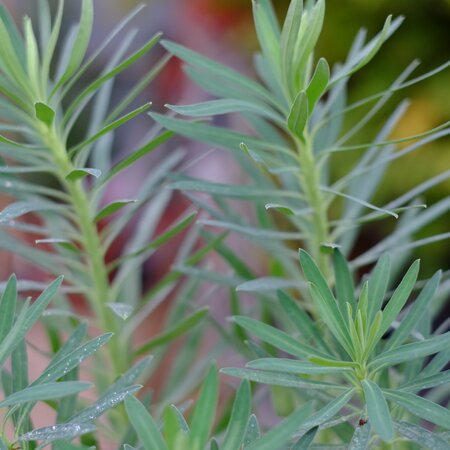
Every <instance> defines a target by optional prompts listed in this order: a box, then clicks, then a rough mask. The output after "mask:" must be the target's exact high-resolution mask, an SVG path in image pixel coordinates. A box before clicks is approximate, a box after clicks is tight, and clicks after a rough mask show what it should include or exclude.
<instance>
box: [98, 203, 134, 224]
mask: <svg viewBox="0 0 450 450" xmlns="http://www.w3.org/2000/svg"><path fill="white" fill-rule="evenodd" d="M136 202H137V200H136V199H123V200H116V201H114V202H111V203H110V204H108V205H106V206H105V207H104V208H102V209H101V210H100V211H99V212H98V213H97V214H96V216H95V219H94V221H95V222H100V220H103V219H105V218H106V217H108V216H110V215H111V214H114V213H115V212H117V211H119V210H121V209H122V208H123V207H124V206H127V205H129V204H130V203H136Z"/></svg>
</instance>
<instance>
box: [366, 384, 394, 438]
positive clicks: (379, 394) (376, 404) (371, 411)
mask: <svg viewBox="0 0 450 450" xmlns="http://www.w3.org/2000/svg"><path fill="white" fill-rule="evenodd" d="M361 384H362V387H363V390H364V398H365V400H366V405H367V413H368V415H369V420H370V423H371V424H372V426H373V428H374V429H375V431H376V432H377V433H378V435H379V436H380V437H381V438H382V439H383V440H384V441H390V440H392V439H393V438H394V427H393V425H392V420H391V414H390V412H389V407H388V405H387V402H386V399H385V398H384V395H383V391H382V390H381V389H380V388H379V387H378V385H377V384H375V383H374V382H373V381H370V380H363V381H362V382H361Z"/></svg>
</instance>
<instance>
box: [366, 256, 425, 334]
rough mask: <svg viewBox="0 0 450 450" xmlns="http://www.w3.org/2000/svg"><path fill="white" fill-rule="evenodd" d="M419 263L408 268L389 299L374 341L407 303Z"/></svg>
mask: <svg viewBox="0 0 450 450" xmlns="http://www.w3.org/2000/svg"><path fill="white" fill-rule="evenodd" d="M419 267H420V261H419V260H417V261H415V262H414V263H413V264H412V265H411V267H410V268H409V270H408V272H407V273H406V275H405V276H404V277H403V279H402V281H401V283H400V284H399V286H398V287H397V289H396V290H395V291H394V293H393V294H392V297H391V299H390V300H389V302H388V303H387V305H386V306H385V307H384V309H383V320H382V321H381V326H380V329H379V331H378V333H377V335H376V340H380V339H381V338H382V336H383V335H384V333H386V331H387V330H388V329H389V327H390V326H391V324H392V322H393V321H394V320H395V319H396V318H397V316H398V314H399V313H400V311H401V310H402V308H403V306H404V305H405V303H406V302H407V301H408V298H409V295H410V294H411V292H412V290H413V288H414V285H415V283H416V280H417V275H418V273H419ZM369 283H370V281H369Z"/></svg>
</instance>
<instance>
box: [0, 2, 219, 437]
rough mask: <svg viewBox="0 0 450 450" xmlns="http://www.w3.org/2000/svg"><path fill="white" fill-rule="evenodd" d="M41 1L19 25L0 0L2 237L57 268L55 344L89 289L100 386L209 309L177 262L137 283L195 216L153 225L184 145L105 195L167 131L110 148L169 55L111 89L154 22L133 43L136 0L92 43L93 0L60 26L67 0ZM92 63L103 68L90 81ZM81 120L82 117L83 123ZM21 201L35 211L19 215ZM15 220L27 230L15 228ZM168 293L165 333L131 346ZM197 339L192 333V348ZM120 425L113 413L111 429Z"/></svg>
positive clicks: (160, 352) (186, 384)
mask: <svg viewBox="0 0 450 450" xmlns="http://www.w3.org/2000/svg"><path fill="white" fill-rule="evenodd" d="M37 4H38V9H37V10H38V17H37V19H38V23H39V33H38V34H35V33H34V26H33V23H32V21H31V20H30V18H28V17H26V18H25V19H24V26H23V30H22V31H23V32H21V31H19V29H18V28H17V27H16V25H15V23H14V21H13V20H12V18H11V17H10V15H9V14H8V12H7V11H6V10H5V8H4V7H3V6H1V7H0V36H1V41H2V45H1V48H0V66H1V69H0V92H1V98H0V119H1V123H0V130H1V135H0V155H1V156H2V158H4V159H3V161H2V164H1V166H0V177H1V178H0V180H1V181H0V186H1V190H2V191H3V192H6V193H8V194H9V195H11V196H13V197H15V200H16V201H15V202H13V203H11V204H9V205H8V206H7V207H6V208H5V209H4V210H3V211H1V212H0V225H1V230H0V248H2V249H3V250H6V251H8V252H11V253H14V254H16V255H18V256H20V257H21V258H24V259H26V260H28V261H30V262H31V263H33V264H34V265H35V266H36V267H38V268H39V269H40V271H44V272H47V273H49V274H52V275H59V274H64V276H65V281H64V286H63V287H62V288H61V290H60V293H59V294H58V298H57V300H55V308H54V309H53V312H52V314H53V316H57V317H59V318H60V320H59V321H58V322H55V321H54V320H53V321H47V322H46V324H47V330H48V334H49V337H50V339H51V346H52V350H54V351H58V350H59V348H60V347H61V345H62V344H61V329H62V328H60V327H58V326H56V323H58V324H59V325H61V326H62V327H63V328H64V331H65V332H67V331H69V330H70V329H72V328H73V323H74V319H76V318H77V317H78V315H77V316H76V317H74V316H73V314H74V312H73V310H72V309H71V301H70V300H71V299H70V295H71V294H78V295H79V296H82V297H83V298H84V299H86V301H87V303H88V306H89V309H90V311H89V313H90V314H91V317H90V318H89V320H90V321H91V323H92V325H94V326H96V327H98V328H99V329H100V330H102V331H104V332H109V331H112V332H114V336H113V337H112V339H111V340H110V342H109V344H108V346H106V348H107V352H108V353H107V355H105V357H106V360H101V362H100V361H99V362H100V364H101V370H100V369H99V370H94V374H95V375H96V380H97V383H96V386H97V387H98V388H99V389H100V390H101V391H103V390H104V389H106V388H107V387H108V386H110V385H111V383H112V382H113V381H114V380H115V379H116V377H117V376H119V375H121V374H123V373H126V371H127V370H128V369H129V368H130V367H131V366H132V365H133V361H134V360H135V358H137V357H141V356H142V355H145V354H146V353H148V352H149V351H152V352H153V353H154V356H155V358H156V359H160V358H162V357H163V356H164V354H165V352H166V349H167V345H168V344H170V343H171V342H172V341H173V340H174V339H176V338H177V337H178V336H180V335H181V334H184V333H186V332H188V331H190V330H192V329H193V328H194V327H196V326H197V325H198V324H199V323H200V322H202V321H203V319H204V318H205V316H206V315H207V309H206V308H202V309H197V310H196V309H195V308H194V307H193V306H192V305H188V304H187V302H186V299H188V298H190V296H192V293H193V292H194V291H195V289H196V285H197V284H196V283H195V282H189V283H184V284H181V283H183V282H182V280H181V275H182V274H181V273H180V272H171V273H166V274H164V276H163V277H162V279H160V280H159V281H158V283H157V284H156V285H154V286H152V287H151V288H150V289H149V290H147V289H148V288H147V287H146V288H145V290H144V287H143V283H142V278H143V264H144V263H145V262H146V261H147V260H148V259H149V258H150V257H151V256H152V255H153V254H154V253H155V252H156V251H157V250H158V249H159V248H160V247H161V246H163V245H164V244H165V243H167V242H168V241H169V240H170V239H171V238H172V237H173V236H176V235H178V234H179V233H181V232H183V231H184V230H187V229H188V227H189V225H190V224H191V223H192V221H193V219H194V218H195V211H193V210H189V211H187V212H184V213H182V214H181V215H180V216H178V217H177V218H176V219H175V220H174V221H173V222H172V223H170V225H169V226H167V227H166V228H165V230H164V231H163V232H161V233H159V234H157V232H156V230H157V227H158V226H159V224H160V222H161V217H162V215H163V213H164V211H166V209H167V208H168V206H169V201H170V199H171V192H170V191H169V190H167V189H162V187H163V185H164V183H165V179H166V177H167V175H168V173H169V172H170V171H172V170H173V169H174V168H175V167H177V166H178V165H179V164H180V162H181V161H182V159H183V152H180V151H178V152H172V153H171V154H170V155H168V156H167V157H165V158H161V160H160V162H159V164H158V165H157V167H156V168H155V169H154V170H151V171H149V173H148V175H147V176H146V178H145V180H144V181H143V182H142V183H141V185H140V186H139V191H138V192H137V193H136V195H135V198H133V199H124V198H117V199H115V200H114V201H113V202H111V203H107V204H105V201H106V200H105V195H106V194H107V193H108V192H110V191H111V190H110V186H111V184H112V183H114V182H115V181H116V179H117V177H118V176H119V175H121V174H123V173H124V171H126V170H128V169H131V168H132V166H133V165H135V164H139V163H141V162H142V160H143V159H142V158H144V157H145V156H146V155H148V154H150V153H151V152H153V151H155V150H156V149H157V148H158V147H159V146H160V145H161V144H163V143H165V142H166V141H167V140H168V139H169V138H170V137H171V136H172V134H173V133H172V132H170V131H162V130H161V128H160V127H159V126H155V127H154V128H153V129H152V130H151V132H150V133H149V134H147V135H146V136H144V137H143V139H142V140H141V142H140V143H138V144H137V145H136V148H134V149H133V150H132V151H130V152H129V153H127V154H126V155H124V156H123V155H121V156H120V157H119V158H116V157H114V155H113V150H115V149H116V147H117V146H115V140H114V137H115V134H114V133H115V132H116V130H117V129H118V128H119V127H121V126H124V125H127V124H128V123H129V122H130V121H131V120H132V119H134V118H135V117H137V116H138V115H140V114H142V113H144V112H145V111H147V110H148V108H149V107H150V103H145V104H143V105H141V106H139V107H137V108H136V109H132V105H133V104H134V102H135V101H136V99H137V98H138V96H139V95H141V94H142V92H143V90H144V89H145V88H146V86H147V85H148V84H149V83H150V82H151V80H152V79H153V78H154V77H155V76H156V75H157V74H158V73H159V72H160V71H161V70H162V68H163V67H164V65H165V64H166V62H167V60H168V58H169V57H168V56H167V55H164V56H163V57H162V58H161V59H159V60H158V61H157V62H156V64H155V65H154V66H153V67H152V68H150V69H148V70H147V72H145V73H143V74H142V77H141V79H140V80H138V81H137V83H136V84H135V85H134V86H132V87H131V88H130V89H129V91H127V92H125V93H123V94H122V96H121V97H120V98H118V99H116V97H114V96H113V91H114V87H115V83H116V80H117V77H119V76H120V75H121V74H122V73H123V72H124V71H125V70H127V69H130V68H133V67H134V64H137V63H138V62H139V61H140V60H142V59H143V58H146V57H147V56H148V55H149V52H150V51H151V50H152V49H153V48H154V46H155V45H156V44H157V43H158V41H159V39H160V34H156V35H155V36H153V37H151V38H150V39H149V40H148V41H146V42H145V43H144V44H143V45H142V46H141V47H139V48H137V49H136V48H134V47H135V41H136V30H134V29H132V28H131V29H130V27H129V25H130V22H131V21H132V19H133V18H134V17H135V16H136V15H138V14H139V12H140V11H141V9H142V6H140V7H137V8H136V9H134V10H133V11H132V12H131V13H130V14H129V15H128V16H126V17H125V18H124V19H123V20H122V21H121V22H120V23H119V24H118V25H117V26H116V27H115V28H114V29H112V31H111V32H110V34H109V35H108V36H107V37H106V38H105V39H104V41H103V42H102V43H101V44H100V46H99V47H98V48H97V49H95V50H92V51H89V52H88V51H87V49H88V47H89V42H90V37H91V32H92V29H93V21H94V18H93V16H94V10H93V2H92V0H82V1H81V2H80V5H81V14H80V20H79V22H78V23H77V24H76V25H75V26H73V27H71V28H69V29H68V31H67V33H63V29H64V28H65V27H62V23H63V11H64V1H63V0H60V1H58V2H57V5H56V11H55V12H54V14H52V13H51V11H50V8H49V4H48V2H47V1H46V0H40V1H38V2H37ZM115 42H116V43H117V47H116V49H115V51H114V52H111V53H112V56H111V57H110V59H109V60H108V61H107V62H104V59H102V58H103V57H104V55H105V52H108V50H109V49H110V46H111V45H112V44H114V43H115ZM100 61H101V62H100ZM97 63H100V65H101V68H102V69H101V72H100V73H99V74H98V75H97V76H96V77H94V78H93V79H91V80H90V81H86V79H87V74H88V73H89V71H93V70H94V69H95V64H97ZM82 123H88V126H87V128H86V129H85V130H83V127H82ZM119 210H120V213H119V214H114V213H117V212H118V211H119ZM29 213H30V214H33V215H34V217H35V218H37V220H38V223H30V222H29V221H27V220H26V215H27V214H29ZM24 218H25V219H24ZM133 219H136V220H133ZM130 222H131V223H133V224H135V226H134V229H133V230H132V232H131V233H129V234H130V239H129V240H128V241H127V243H126V245H125V246H124V248H123V250H122V251H121V253H120V254H119V255H118V256H117V257H114V259H113V260H106V255H107V252H108V251H109V250H110V249H111V246H112V245H113V244H114V243H115V241H116V240H117V239H118V238H119V237H120V236H121V234H122V233H123V231H124V229H125V227H127V226H128V225H129V223H130ZM99 224H100V225H102V226H101V227H100V226H99ZM17 232H19V233H22V234H23V235H24V236H26V238H25V239H23V240H21V239H18V238H17ZM28 236H29V237H28ZM36 236H38V237H39V238H38V239H36ZM218 239H219V238H218ZM219 240H220V239H219ZM34 241H35V242H34ZM195 245H196V231H194V232H192V233H191V235H190V237H189V239H187V240H186V243H185V244H183V245H180V247H179V251H178V253H177V256H176V258H177V260H179V261H183V265H194V264H195V263H196V262H198V261H200V260H201V259H202V258H203V257H204V256H205V255H206V254H207V253H208V252H209V251H210V250H211V249H212V248H213V247H214V243H208V244H207V245H206V246H203V247H201V246H197V247H196V251H195V252H192V249H193V247H194V246H195ZM18 286H19V290H30V289H31V290H36V289H38V290H39V289H41V287H42V284H41V283H39V280H23V281H21V283H19V285H18ZM169 294H171V297H172V299H173V300H172V301H173V305H174V308H173V309H172V310H171V311H170V313H169V314H168V315H167V319H166V320H165V323H164V329H163V330H162V332H161V334H159V335H157V336H155V333H153V337H152V338H151V339H150V340H148V341H147V342H143V343H142V345H141V346H140V347H139V348H133V346H132V344H131V336H132V335H133V333H134V331H135V329H136V328H137V327H138V326H140V325H141V324H142V323H143V321H144V320H145V319H146V318H147V317H148V316H149V314H150V313H151V312H152V311H153V310H154V309H155V308H157V307H158V305H160V304H161V303H162V302H163V301H164V300H165V299H166V298H167V297H168V296H169ZM75 322H76V320H75ZM194 341H195V342H194ZM199 345H200V341H199V339H198V337H195V339H193V340H192V347H191V349H192V351H193V352H194V353H195V351H196V350H195V349H197V348H198V346H199ZM193 360H194V359H193V358H192V359H190V360H189V363H190V362H192V361H193ZM185 363H186V362H185ZM105 366H106V367H108V370H104V368H105ZM155 366H157V364H155ZM203 367H204V365H203V366H201V367H199V368H198V370H202V368H203ZM185 369H186V365H185V366H184V367H182V368H181V367H179V368H175V369H174V371H173V373H172V376H171V377H168V378H167V380H165V381H167V383H166V384H167V389H168V390H170V391H171V392H172V393H173V392H174V390H173V389H171V386H173V385H174V384H175V385H176V386H177V388H178V389H177V392H178V393H179V395H180V396H181V397H183V396H184V395H186V392H189V389H190V388H191V387H192V386H193V385H195V384H196V383H197V380H196V378H195V377H194V376H193V377H192V378H190V379H189V380H185V377H184V371H185ZM150 370H151V369H150ZM147 372H148V371H147ZM148 375H149V374H148ZM182 380H184V381H182ZM169 388H170V389H169ZM120 429H121V427H120V426H119V425H117V424H116V426H115V427H114V430H115V431H119V430H120Z"/></svg>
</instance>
